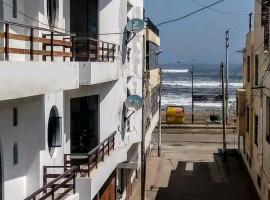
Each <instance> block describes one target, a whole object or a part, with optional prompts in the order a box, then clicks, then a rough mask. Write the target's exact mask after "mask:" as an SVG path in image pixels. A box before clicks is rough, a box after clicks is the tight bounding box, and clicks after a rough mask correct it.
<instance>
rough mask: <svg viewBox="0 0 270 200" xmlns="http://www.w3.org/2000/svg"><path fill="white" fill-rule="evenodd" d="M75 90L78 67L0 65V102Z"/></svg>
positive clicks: (77, 80)
mask: <svg viewBox="0 0 270 200" xmlns="http://www.w3.org/2000/svg"><path fill="white" fill-rule="evenodd" d="M78 87H79V65H78V63H73V62H53V63H50V64H48V63H46V62H0V101H1V100H2V101H3V100H8V99H16V98H22V97H28V96H34V95H41V94H47V93H52V92H57V91H63V90H68V89H75V88H78Z"/></svg>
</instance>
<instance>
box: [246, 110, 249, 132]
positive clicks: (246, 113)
mask: <svg viewBox="0 0 270 200" xmlns="http://www.w3.org/2000/svg"><path fill="white" fill-rule="evenodd" d="M246 115H247V118H246V119H247V125H246V126H247V127H246V128H247V133H249V107H247V113H246Z"/></svg>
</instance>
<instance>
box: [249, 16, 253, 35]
mask: <svg viewBox="0 0 270 200" xmlns="http://www.w3.org/2000/svg"><path fill="white" fill-rule="evenodd" d="M251 29H252V12H251V13H249V32H251Z"/></svg>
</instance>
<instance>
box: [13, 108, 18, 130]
mask: <svg viewBox="0 0 270 200" xmlns="http://www.w3.org/2000/svg"><path fill="white" fill-rule="evenodd" d="M13 126H18V108H13Z"/></svg>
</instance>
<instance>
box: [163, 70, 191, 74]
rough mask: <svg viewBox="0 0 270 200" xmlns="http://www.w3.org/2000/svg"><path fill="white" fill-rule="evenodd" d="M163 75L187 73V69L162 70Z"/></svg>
mask: <svg viewBox="0 0 270 200" xmlns="http://www.w3.org/2000/svg"><path fill="white" fill-rule="evenodd" d="M162 72H163V73H188V72H189V69H162Z"/></svg>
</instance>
